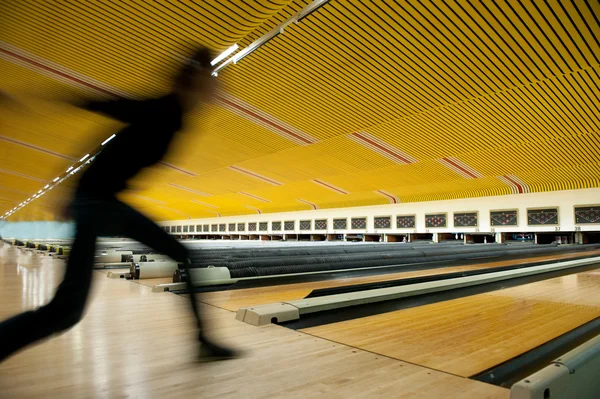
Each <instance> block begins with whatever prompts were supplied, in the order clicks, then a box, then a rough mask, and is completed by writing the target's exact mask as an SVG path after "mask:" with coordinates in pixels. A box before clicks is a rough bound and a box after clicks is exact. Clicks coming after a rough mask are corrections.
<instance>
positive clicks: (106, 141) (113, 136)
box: [102, 134, 117, 145]
mask: <svg viewBox="0 0 600 399" xmlns="http://www.w3.org/2000/svg"><path fill="white" fill-rule="evenodd" d="M115 137H117V135H116V134H113V135H112V136H110V137H109V138H107V139H106V140H104V141H103V142H102V145H104V144H106V143H108V142H109V141H111V140H112V139H114V138H115Z"/></svg>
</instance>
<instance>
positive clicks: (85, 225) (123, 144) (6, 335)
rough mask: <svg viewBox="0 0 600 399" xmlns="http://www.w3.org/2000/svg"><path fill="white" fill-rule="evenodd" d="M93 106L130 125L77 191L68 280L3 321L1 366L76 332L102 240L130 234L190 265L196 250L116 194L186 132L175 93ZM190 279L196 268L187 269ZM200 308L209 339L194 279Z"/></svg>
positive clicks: (65, 277)
mask: <svg viewBox="0 0 600 399" xmlns="http://www.w3.org/2000/svg"><path fill="white" fill-rule="evenodd" d="M88 109H90V110H95V111H101V112H103V113H106V114H107V115H110V116H113V117H115V118H118V119H120V120H122V121H125V122H129V123H130V125H129V126H128V127H126V128H125V129H123V130H122V131H121V132H120V133H119V134H118V135H117V137H116V138H114V139H113V140H112V141H110V142H109V143H108V144H107V145H106V148H105V149H104V150H103V151H102V153H100V154H99V155H98V156H97V157H96V159H95V160H94V162H93V163H92V164H91V166H90V168H89V169H88V170H87V171H86V172H85V173H84V175H83V177H82V178H81V180H80V184H79V187H78V188H77V195H76V198H75V200H74V202H73V204H72V207H71V211H72V214H73V216H74V218H75V224H76V236H75V240H74V241H73V246H72V248H71V254H70V256H69V260H68V262H67V268H66V272H65V276H64V279H63V282H62V283H61V284H60V286H59V287H58V289H57V291H56V294H55V296H54V298H53V299H52V300H51V301H50V303H48V304H47V305H45V306H42V307H41V308H39V309H37V310H34V311H28V312H24V313H22V314H20V315H17V316H14V317H12V318H10V319H8V320H6V321H4V322H2V323H1V324H0V361H2V360H4V359H5V358H6V357H8V356H10V355H11V354H13V353H15V352H16V351H18V350H19V349H21V348H23V347H25V346H27V345H29V344H31V343H34V342H35V341H38V340H41V339H43V338H46V337H48V336H50V335H51V334H54V333H58V332H62V331H65V330H67V329H69V328H70V327H72V326H74V325H75V324H77V322H79V320H80V319H81V317H82V315H83V311H84V309H85V305H86V303H87V298H88V294H89V290H90V286H91V281H92V270H93V262H94V254H95V246H96V238H97V237H99V236H127V237H130V238H133V239H135V240H137V241H139V242H141V243H142V244H145V245H147V246H148V247H150V248H153V249H155V250H157V251H158V252H161V253H163V254H165V255H168V256H169V257H171V258H172V259H173V260H175V261H177V262H181V263H182V264H183V265H184V267H185V268H186V269H187V268H188V263H187V262H188V260H187V258H188V251H187V249H186V248H185V247H184V246H183V245H181V244H180V243H179V241H177V240H175V239H174V238H173V237H172V236H170V235H169V234H167V233H166V232H164V231H163V230H162V229H161V228H160V227H159V226H157V225H156V224H154V223H153V222H152V221H151V220H150V219H148V218H147V217H145V216H144V215H142V214H141V213H139V212H137V211H136V210H134V209H133V208H131V207H129V206H128V205H126V204H124V203H122V202H120V201H118V200H117V199H116V197H115V194H116V193H117V192H118V191H120V190H121V189H123V188H124V187H125V185H126V182H127V180H128V179H130V178H131V177H133V176H134V175H135V174H136V173H138V172H139V171H140V170H141V169H142V168H143V167H145V166H149V165H152V164H154V163H156V162H158V161H159V160H160V159H161V158H162V157H163V155H164V154H165V153H166V149H167V148H168V146H169V143H170V142H171V140H172V138H173V136H174V134H175V133H176V131H177V130H179V129H180V128H181V120H182V115H183V113H182V110H181V107H180V106H179V104H178V102H177V99H176V98H175V97H172V96H167V97H163V98H159V99H157V100H150V101H144V102H136V101H129V100H119V101H113V102H106V103H92V104H90V105H89V106H88ZM186 271H187V272H188V273H187V274H188V276H189V275H190V274H189V270H186ZM188 290H189V291H190V299H191V302H192V309H193V311H194V314H195V316H196V320H197V322H198V328H199V329H200V337H201V338H202V331H201V327H202V326H201V322H200V315H199V312H198V304H197V302H196V297H195V294H194V292H193V289H192V285H191V283H190V282H189V281H188Z"/></svg>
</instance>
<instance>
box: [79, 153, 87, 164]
mask: <svg viewBox="0 0 600 399" xmlns="http://www.w3.org/2000/svg"><path fill="white" fill-rule="evenodd" d="M89 156H90V154H85V156H84V157H83V158H81V159H80V160H79V162H83V161H85V160H86V159H87V158H88V157H89Z"/></svg>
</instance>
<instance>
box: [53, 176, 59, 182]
mask: <svg viewBox="0 0 600 399" xmlns="http://www.w3.org/2000/svg"><path fill="white" fill-rule="evenodd" d="M58 179H60V177H57V178H55V179H54V180H52V182H56V181H57V180H58Z"/></svg>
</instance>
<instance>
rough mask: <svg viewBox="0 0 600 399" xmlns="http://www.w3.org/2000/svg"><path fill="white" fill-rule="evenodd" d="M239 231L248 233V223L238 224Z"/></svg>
mask: <svg viewBox="0 0 600 399" xmlns="http://www.w3.org/2000/svg"><path fill="white" fill-rule="evenodd" d="M237 227H238V231H246V223H238V225H237Z"/></svg>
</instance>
